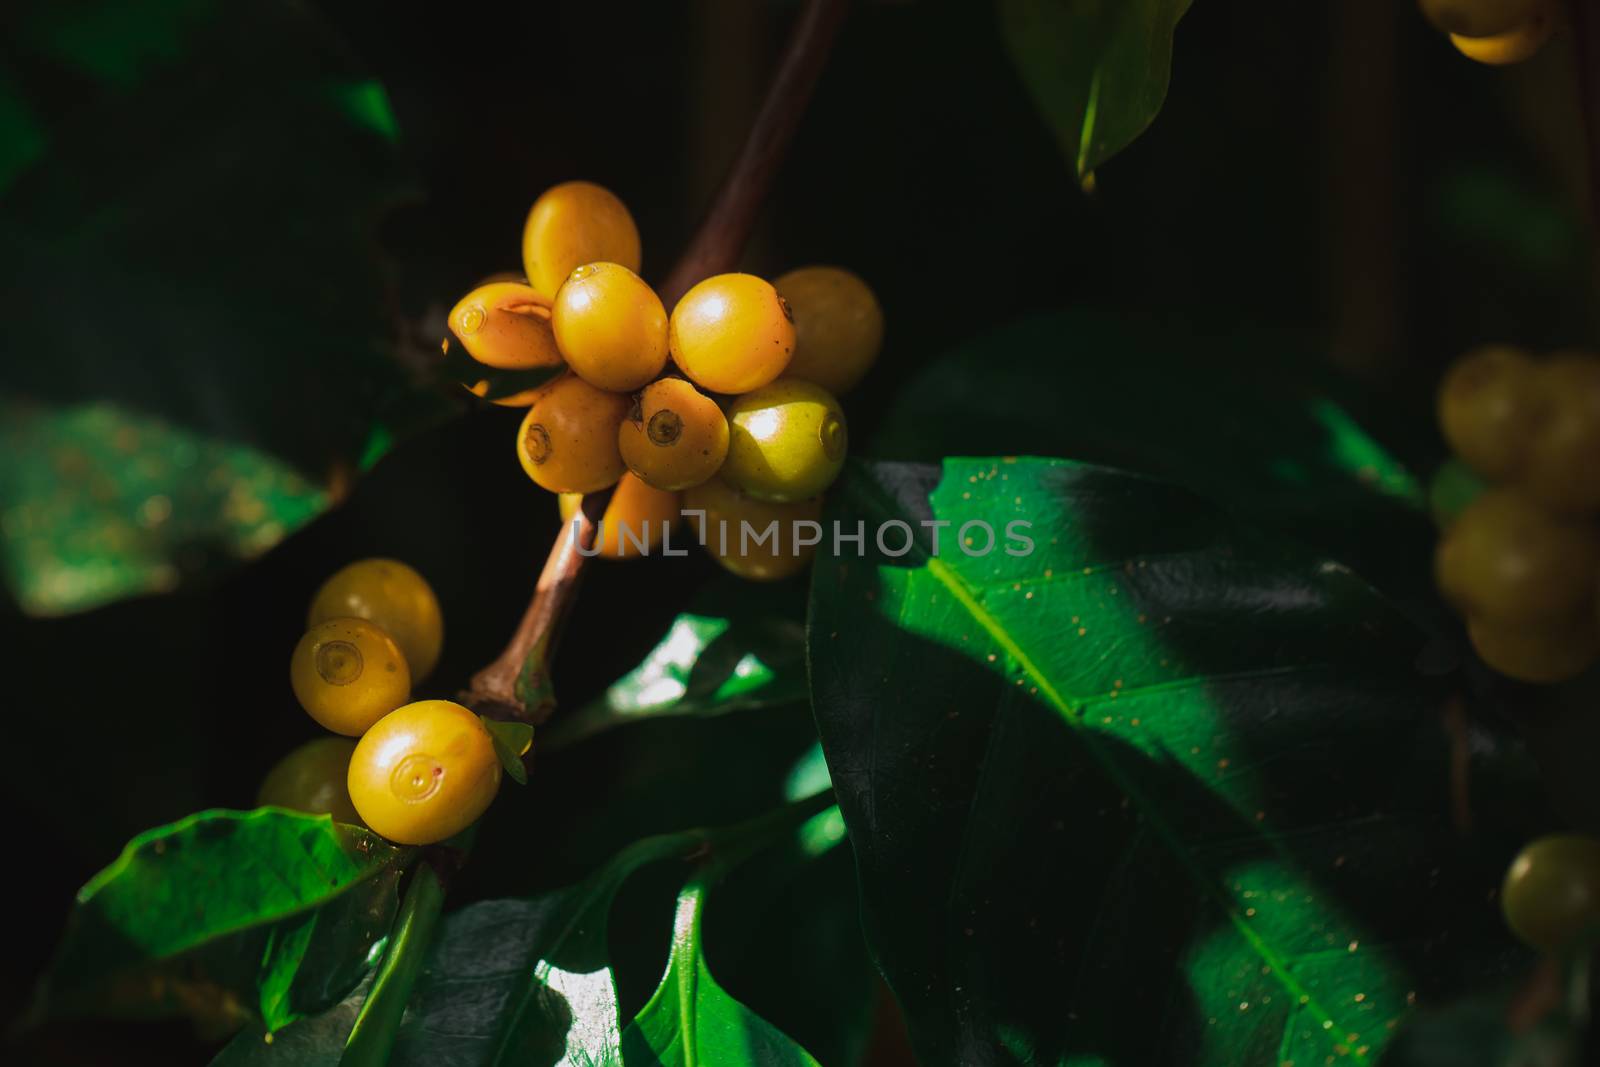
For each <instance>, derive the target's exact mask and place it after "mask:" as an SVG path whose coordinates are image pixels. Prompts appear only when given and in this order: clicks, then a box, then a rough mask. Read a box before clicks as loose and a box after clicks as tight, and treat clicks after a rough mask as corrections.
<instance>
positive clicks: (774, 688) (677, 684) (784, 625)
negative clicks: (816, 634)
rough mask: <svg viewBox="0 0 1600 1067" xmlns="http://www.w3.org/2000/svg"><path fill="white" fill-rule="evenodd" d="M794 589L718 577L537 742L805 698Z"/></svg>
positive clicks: (560, 743) (801, 630)
mask: <svg viewBox="0 0 1600 1067" xmlns="http://www.w3.org/2000/svg"><path fill="white" fill-rule="evenodd" d="M798 592H799V590H798V589H793V590H791V589H789V588H787V587H785V588H776V589H775V588H772V587H769V586H757V585H756V584H754V583H752V582H744V581H739V580H737V579H733V578H720V579H718V580H716V581H715V582H713V583H712V584H711V585H709V586H707V587H706V588H705V589H704V590H703V591H702V592H701V593H700V594H699V595H698V596H696V597H695V599H694V600H693V601H691V602H690V604H689V607H688V609H687V610H686V611H684V612H683V613H682V614H680V615H679V616H678V617H677V618H675V619H673V621H672V625H671V626H670V627H669V628H668V630H667V633H666V636H665V637H663V638H662V639H661V643H660V644H658V645H656V647H655V648H653V649H651V650H650V654H649V655H647V656H646V657H645V658H644V661H643V662H642V663H640V664H639V665H638V666H637V667H635V668H634V669H633V670H631V671H629V672H628V673H627V674H626V675H624V676H623V677H622V678H620V679H619V680H618V681H617V682H616V684H614V685H612V686H611V687H610V688H609V689H607V690H606V691H605V693H604V694H603V695H602V696H600V697H599V698H598V699H596V700H593V701H591V702H590V703H589V704H587V705H585V706H584V707H582V708H579V709H578V710H576V711H575V712H573V713H572V714H570V715H559V716H557V717H556V718H554V719H553V720H552V721H551V723H550V726H549V727H548V729H547V730H546V732H545V733H544V735H543V741H542V742H541V743H542V744H543V745H547V746H549V747H550V748H552V749H555V748H561V747H564V746H566V745H570V744H572V743H574V742H576V741H580V740H582V739H583V738H585V737H590V736H592V735H594V734H597V733H601V732H603V731H605V730H609V729H611V728H612V727H615V726H621V725H623V724H624V723H629V722H635V721H638V720H641V719H647V718H663V717H667V716H674V715H698V716H707V715H722V714H726V713H728V712H732V711H743V710H747V709H753V708H764V707H771V706H773V705H775V704H785V703H794V702H803V701H805V700H806V679H805V619H804V616H805V605H804V603H803V602H802V601H801V599H800V598H799V596H798V595H797V594H798Z"/></svg>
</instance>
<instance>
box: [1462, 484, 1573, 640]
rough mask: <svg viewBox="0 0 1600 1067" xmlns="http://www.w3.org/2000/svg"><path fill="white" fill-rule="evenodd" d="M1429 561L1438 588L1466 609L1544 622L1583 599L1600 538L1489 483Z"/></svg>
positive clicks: (1476, 614) (1488, 616)
mask: <svg viewBox="0 0 1600 1067" xmlns="http://www.w3.org/2000/svg"><path fill="white" fill-rule="evenodd" d="M1434 563H1435V573H1436V575H1437V578H1438V582H1439V588H1440V590H1441V591H1442V592H1443V593H1444V594H1445V596H1446V597H1448V598H1449V599H1450V600H1451V601H1452V602H1454V603H1455V605H1456V606H1457V607H1459V608H1460V609H1461V610H1462V612H1463V613H1464V614H1466V615H1467V616H1469V617H1472V618H1475V619H1482V620H1484V621H1485V622H1493V623H1496V624H1513V623H1533V624H1550V623H1554V622H1556V621H1559V620H1562V619H1566V618H1569V617H1571V616H1572V615H1574V614H1576V613H1577V612H1578V611H1579V610H1581V609H1585V608H1587V607H1588V606H1589V605H1590V604H1591V602H1592V600H1593V597H1594V588H1595V580H1596V574H1597V572H1600V544H1597V539H1596V538H1595V536H1594V531H1592V530H1590V529H1588V528H1586V527H1583V526H1578V525H1575V524H1573V523H1568V522H1563V521H1561V520H1560V519H1558V518H1556V517H1554V516H1552V515H1550V514H1548V513H1547V512H1545V511H1543V510H1541V509H1540V508H1538V507H1537V506H1535V505H1534V504H1532V503H1531V502H1529V501H1528V500H1527V498H1525V497H1523V496H1520V495H1518V494H1516V493H1512V492H1509V491H1506V490H1490V491H1489V492H1486V493H1484V494H1483V495H1482V496H1480V497H1478V499H1477V500H1474V501H1473V502H1472V503H1471V504H1470V505H1469V506H1468V507H1467V508H1466V510H1465V511H1463V512H1462V513H1461V515H1460V517H1459V518H1458V519H1456V522H1455V525H1454V526H1452V527H1451V528H1450V531H1449V533H1447V534H1446V535H1445V537H1444V540H1442V541H1441V542H1440V543H1439V549H1438V553H1437V555H1436V556H1435V557H1434Z"/></svg>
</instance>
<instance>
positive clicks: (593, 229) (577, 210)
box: [522, 182, 639, 299]
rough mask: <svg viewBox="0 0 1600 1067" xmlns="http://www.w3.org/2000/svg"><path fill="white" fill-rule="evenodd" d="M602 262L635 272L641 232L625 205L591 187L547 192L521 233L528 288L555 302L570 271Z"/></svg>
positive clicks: (571, 185)
mask: <svg viewBox="0 0 1600 1067" xmlns="http://www.w3.org/2000/svg"><path fill="white" fill-rule="evenodd" d="M602 261H603V262H606V263H620V264H622V265H623V266H624V267H627V268H628V269H629V270H633V271H636V270H638V269H639V228H638V227H637V226H635V225H634V224H633V216H632V215H630V214H628V209H627V207H626V205H624V204H623V203H622V201H621V200H618V199H617V197H616V195H615V194H613V193H612V192H611V191H610V190H609V189H603V188H601V187H600V186H598V185H595V184H594V183H592V182H563V183H561V184H560V185H554V186H551V187H550V188H549V189H546V190H545V191H544V193H543V195H541V196H540V197H539V199H537V200H535V201H534V202H533V209H532V210H531V211H529V212H528V221H527V223H526V225H524V226H523V228H522V265H523V268H524V269H525V270H526V271H527V274H528V284H529V285H531V286H533V287H534V288H535V289H537V290H538V291H539V292H541V293H543V294H544V295H545V296H546V297H548V298H551V299H554V297H555V295H556V290H558V289H560V288H561V283H562V282H564V281H566V280H567V275H569V274H571V273H572V272H573V270H574V269H576V268H577V267H581V266H583V264H585V263H599V262H602Z"/></svg>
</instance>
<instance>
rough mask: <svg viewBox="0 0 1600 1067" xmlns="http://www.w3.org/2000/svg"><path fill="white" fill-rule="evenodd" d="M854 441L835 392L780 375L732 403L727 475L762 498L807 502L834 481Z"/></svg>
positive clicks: (724, 472)
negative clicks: (850, 438) (806, 500)
mask: <svg viewBox="0 0 1600 1067" xmlns="http://www.w3.org/2000/svg"><path fill="white" fill-rule="evenodd" d="M848 445H849V434H848V432H847V431H846V429H845V421H844V411H843V410H841V409H840V407H839V401H837V400H835V399H834V398H833V395H832V394H831V393H829V392H828V391H827V390H826V389H824V388H822V387H821V386H820V385H812V384H811V383H810V382H803V381H801V380H800V379H798V378H789V377H783V378H779V379H778V380H777V381H775V382H773V383H771V384H770V385H764V386H762V387H761V388H759V389H756V390H755V391H753V392H749V393H746V394H745V395H743V396H741V397H736V398H735V399H734V400H733V402H732V403H731V404H729V405H728V459H727V462H726V463H724V464H723V465H722V479H723V481H725V482H727V483H728V484H729V485H731V486H733V487H734V488H735V489H738V490H740V491H741V492H743V493H744V494H745V495H747V496H750V497H754V498H755V499H757V500H772V501H778V502H782V501H788V500H803V499H805V498H806V497H811V496H816V495H817V494H818V493H820V492H822V491H823V490H824V489H826V488H828V486H830V485H832V484H833V480H834V479H835V478H837V477H838V476H839V468H841V467H842V466H844V457H845V452H846V451H847V449H848Z"/></svg>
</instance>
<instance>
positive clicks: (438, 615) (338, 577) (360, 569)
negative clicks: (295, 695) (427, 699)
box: [306, 559, 444, 682]
mask: <svg viewBox="0 0 1600 1067" xmlns="http://www.w3.org/2000/svg"><path fill="white" fill-rule="evenodd" d="M343 616H353V617H355V618H358V619H366V620H367V621H368V622H370V623H373V624H374V625H376V626H377V627H378V628H379V629H381V630H383V632H384V633H386V634H388V635H389V636H390V637H392V638H394V643H395V644H397V645H399V646H400V651H401V652H403V653H404V654H405V657H406V666H407V667H408V668H410V671H411V680H412V682H420V681H422V679H424V678H426V677H427V676H428V675H430V674H432V673H433V668H434V665H435V664H436V663H438V662H439V649H440V648H441V647H442V646H443V645H444V615H443V613H442V612H440V610H439V598H438V597H437V596H435V595H434V593H433V587H432V586H430V585H429V584H428V580H427V579H426V578H424V577H423V576H422V575H421V574H418V573H417V571H416V570H415V569H414V568H412V567H409V566H407V565H406V564H404V563H401V562H400V561H399V560H397V559H363V560H357V561H356V562H354V563H351V564H349V565H347V566H345V567H341V568H340V569H339V570H338V571H335V572H334V575H333V577H331V578H329V579H328V580H327V581H325V582H323V583H322V588H320V589H318V590H317V595H316V596H314V597H312V598H311V608H310V610H309V611H308V612H307V613H306V626H307V627H311V626H315V625H316V624H317V623H319V622H326V621H328V620H329V619H337V618H340V617H343Z"/></svg>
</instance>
